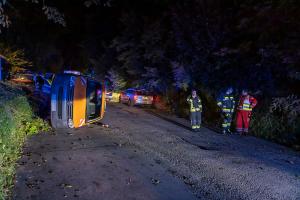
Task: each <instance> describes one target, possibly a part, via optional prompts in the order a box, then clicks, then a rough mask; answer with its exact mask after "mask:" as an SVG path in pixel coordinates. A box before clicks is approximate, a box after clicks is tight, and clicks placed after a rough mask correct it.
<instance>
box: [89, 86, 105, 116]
mask: <svg viewBox="0 0 300 200" xmlns="http://www.w3.org/2000/svg"><path fill="white" fill-rule="evenodd" d="M86 103H87V105H86V106H87V109H86V115H87V120H93V119H96V118H98V117H100V115H101V104H102V88H101V84H99V83H97V82H95V81H90V80H88V83H87V91H86Z"/></svg>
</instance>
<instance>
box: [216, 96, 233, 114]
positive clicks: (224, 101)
mask: <svg viewBox="0 0 300 200" xmlns="http://www.w3.org/2000/svg"><path fill="white" fill-rule="evenodd" d="M217 104H218V106H219V107H220V108H221V109H222V111H223V112H234V107H235V100H234V97H233V96H232V95H224V96H222V97H221V98H220V99H219V101H218V103H217Z"/></svg>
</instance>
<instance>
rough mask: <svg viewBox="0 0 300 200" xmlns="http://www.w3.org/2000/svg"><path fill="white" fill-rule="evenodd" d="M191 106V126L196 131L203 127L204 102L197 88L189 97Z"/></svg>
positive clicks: (188, 100)
mask: <svg viewBox="0 0 300 200" xmlns="http://www.w3.org/2000/svg"><path fill="white" fill-rule="evenodd" d="M187 102H188V103H189V106H190V118H191V126H192V129H193V130H194V131H199V130H200V127H201V112H202V103H201V99H200V97H199V96H198V95H197V92H196V90H192V95H191V96H189V97H188V98H187Z"/></svg>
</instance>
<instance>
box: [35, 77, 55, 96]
mask: <svg viewBox="0 0 300 200" xmlns="http://www.w3.org/2000/svg"><path fill="white" fill-rule="evenodd" d="M51 84H52V81H50V80H49V79H46V78H45V77H44V76H42V75H36V77H35V88H36V89H37V90H39V91H41V92H43V93H44V94H50V93H51Z"/></svg>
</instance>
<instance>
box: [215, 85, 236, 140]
mask: <svg viewBox="0 0 300 200" xmlns="http://www.w3.org/2000/svg"><path fill="white" fill-rule="evenodd" d="M218 106H219V107H220V108H221V110H222V114H223V115H224V120H223V123H222V128H223V133H224V134H225V133H231V131H230V127H231V122H232V116H233V112H234V107H235V100H234V96H233V89H232V88H231V87H230V88H228V89H227V91H226V94H223V95H221V96H220V97H219V99H218Z"/></svg>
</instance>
